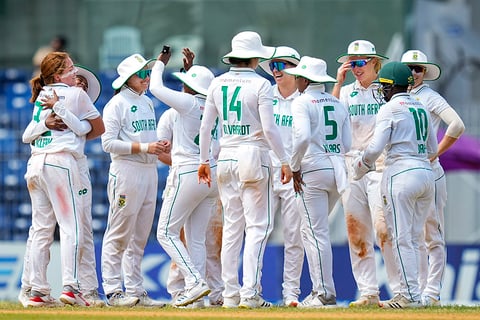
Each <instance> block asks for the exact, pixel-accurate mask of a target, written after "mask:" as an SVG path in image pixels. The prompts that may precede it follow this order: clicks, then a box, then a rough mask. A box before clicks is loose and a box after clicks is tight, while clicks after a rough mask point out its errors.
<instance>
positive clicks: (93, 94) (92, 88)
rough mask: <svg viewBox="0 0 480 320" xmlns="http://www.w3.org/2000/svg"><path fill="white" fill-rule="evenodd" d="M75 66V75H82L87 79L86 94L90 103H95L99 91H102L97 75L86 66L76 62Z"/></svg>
mask: <svg viewBox="0 0 480 320" xmlns="http://www.w3.org/2000/svg"><path fill="white" fill-rule="evenodd" d="M75 67H76V68H77V75H79V76H82V77H84V78H85V79H86V80H87V82H88V88H87V94H88V96H89V97H90V100H91V101H92V103H95V102H96V101H97V100H98V97H100V92H101V91H102V84H101V82H100V79H98V77H97V75H96V74H95V73H93V71H91V70H90V69H88V68H87V67H84V66H82V65H79V64H76V65H75Z"/></svg>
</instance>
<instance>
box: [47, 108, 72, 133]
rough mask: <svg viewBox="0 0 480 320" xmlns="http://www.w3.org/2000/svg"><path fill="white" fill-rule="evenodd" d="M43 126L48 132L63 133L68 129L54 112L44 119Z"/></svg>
mask: <svg viewBox="0 0 480 320" xmlns="http://www.w3.org/2000/svg"><path fill="white" fill-rule="evenodd" d="M45 126H46V127H47V128H48V129H50V130H56V131H63V130H66V129H67V128H68V127H67V125H66V124H65V123H64V122H63V120H62V119H61V118H60V117H58V116H57V115H56V114H55V112H51V113H50V114H49V115H48V117H47V118H46V119H45Z"/></svg>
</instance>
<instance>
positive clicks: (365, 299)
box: [348, 294, 380, 308]
mask: <svg viewBox="0 0 480 320" xmlns="http://www.w3.org/2000/svg"><path fill="white" fill-rule="evenodd" d="M348 306H349V307H350V308H362V307H380V298H379V296H378V295H377V294H372V295H367V296H360V298H358V299H357V300H355V301H352V302H350V304H349V305H348Z"/></svg>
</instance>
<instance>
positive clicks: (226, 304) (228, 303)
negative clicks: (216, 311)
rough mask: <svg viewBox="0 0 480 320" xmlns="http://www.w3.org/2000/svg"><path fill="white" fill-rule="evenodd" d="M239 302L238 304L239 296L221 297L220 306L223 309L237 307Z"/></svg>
mask: <svg viewBox="0 0 480 320" xmlns="http://www.w3.org/2000/svg"><path fill="white" fill-rule="evenodd" d="M239 304H240V297H239V296H233V297H228V298H223V305H222V308H225V309H231V308H238V305H239Z"/></svg>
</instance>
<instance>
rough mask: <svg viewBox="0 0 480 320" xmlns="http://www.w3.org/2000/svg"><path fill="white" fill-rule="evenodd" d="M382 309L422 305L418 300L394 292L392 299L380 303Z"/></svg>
mask: <svg viewBox="0 0 480 320" xmlns="http://www.w3.org/2000/svg"><path fill="white" fill-rule="evenodd" d="M380 304H381V305H382V308H384V309H406V308H419V307H422V302H421V301H420V300H410V299H408V298H406V297H404V296H402V295H401V294H399V293H398V294H396V295H395V296H394V297H393V298H392V299H390V300H387V301H382V302H381V303H380Z"/></svg>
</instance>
